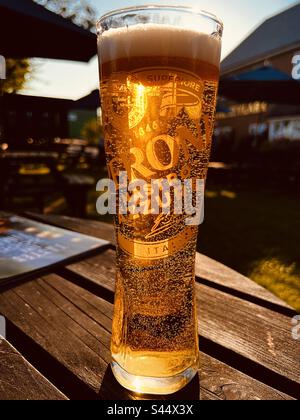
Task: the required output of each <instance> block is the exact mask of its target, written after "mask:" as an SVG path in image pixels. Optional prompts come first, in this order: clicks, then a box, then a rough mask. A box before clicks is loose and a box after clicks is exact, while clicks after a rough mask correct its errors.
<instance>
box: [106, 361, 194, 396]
mask: <svg viewBox="0 0 300 420" xmlns="http://www.w3.org/2000/svg"><path fill="white" fill-rule="evenodd" d="M111 368H112V371H113V374H114V376H115V378H116V379H117V381H118V382H119V384H121V385H122V386H123V387H124V388H126V389H129V390H130V391H134V392H137V393H139V394H153V395H169V394H174V392H177V391H179V390H180V389H182V388H184V387H185V386H186V385H187V384H188V383H189V382H190V381H191V380H192V379H193V378H194V376H195V375H196V374H197V372H198V370H197V369H196V368H195V367H191V368H188V369H186V370H185V371H184V372H182V373H179V374H178V375H175V376H171V377H168V378H153V377H148V376H135V375H131V374H130V373H128V372H126V370H124V369H123V368H121V366H120V365H118V363H116V362H112V363H111Z"/></svg>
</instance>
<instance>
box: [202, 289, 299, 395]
mask: <svg viewBox="0 0 300 420" xmlns="http://www.w3.org/2000/svg"><path fill="white" fill-rule="evenodd" d="M196 300H197V308H198V320H199V328H200V334H201V336H203V337H205V338H207V339H209V340H210V341H212V342H213V343H217V344H219V345H220V346H223V347H224V348H226V349H230V350H232V351H233V352H235V353H237V354H239V355H241V356H243V357H245V358H246V359H249V360H251V361H254V362H256V363H257V364H259V365H261V366H264V367H265V368H267V369H269V370H270V371H273V372H276V373H277V374H279V375H282V376H284V377H285V378H289V379H290V380H291V381H294V382H295V383H297V384H300V352H299V342H297V341H296V340H293V338H292V334H291V319H290V318H289V317H286V316H284V315H281V314H278V313H276V312H273V311H271V310H269V309H265V308H263V307H261V306H259V305H255V304H253V303H250V302H246V301H244V300H242V299H239V298H236V297H234V296H231V295H229V294H226V293H223V292H220V291H218V290H215V289H212V288H210V287H207V286H205V285H200V284H197V285H196ZM298 389H299V395H300V387H299V386H298Z"/></svg>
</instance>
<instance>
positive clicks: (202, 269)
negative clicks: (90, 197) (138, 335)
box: [29, 213, 293, 313]
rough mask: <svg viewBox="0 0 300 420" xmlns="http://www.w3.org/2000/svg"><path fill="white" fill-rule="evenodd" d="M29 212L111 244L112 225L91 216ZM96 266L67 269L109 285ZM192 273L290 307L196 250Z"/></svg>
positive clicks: (95, 263) (92, 261) (95, 262)
mask: <svg viewBox="0 0 300 420" xmlns="http://www.w3.org/2000/svg"><path fill="white" fill-rule="evenodd" d="M29 216H31V217H34V218H35V219H37V220H39V221H42V222H45V223H50V224H54V225H56V226H59V227H63V228H66V229H70V230H75V231H77V232H81V233H84V234H87V235H92V236H95V237H98V238H100V239H105V240H108V241H109V242H111V243H112V244H113V245H115V235H114V228H113V225H110V224H107V223H102V222H98V221H91V220H84V221H82V220H81V219H74V218H70V217H65V216H56V215H37V214H33V213H29ZM109 260H110V262H111V263H113V264H114V265H115V260H113V259H112V258H110V259H109ZM97 266H98V260H97V258H95V259H90V260H87V261H85V262H83V263H82V265H81V263H79V264H77V265H75V266H71V267H70V269H71V270H72V271H74V272H76V271H78V270H79V271H80V272H81V270H82V271H83V272H84V273H85V277H90V280H91V281H93V279H94V280H96V282H97V283H99V281H103V285H105V286H107V287H108V289H109V285H107V284H105V279H104V276H102V278H101V273H99V270H98V268H97ZM93 268H94V269H93ZM196 276H197V277H199V278H202V279H205V280H208V281H210V282H212V283H214V284H215V285H218V286H221V287H227V288H229V289H231V290H234V291H237V292H240V293H241V294H243V295H244V297H245V298H246V299H247V296H250V297H251V298H254V299H255V300H257V299H260V300H262V301H265V302H267V303H270V304H272V305H276V306H277V307H278V308H282V309H283V310H284V311H285V312H287V313H289V312H292V311H293V309H292V308H291V307H290V306H289V305H288V304H287V303H285V302H284V301H282V300H281V299H279V298H278V297H276V296H275V295H273V294H272V293H271V292H269V291H268V290H266V289H265V288H263V287H261V286H259V285H258V284H256V283H255V282H253V281H252V280H250V279H248V278H247V277H245V276H243V275H241V274H239V273H237V272H236V271H234V270H232V269H230V268H228V267H226V266H225V265H223V264H221V263H219V262H217V261H215V260H212V259H211V258H209V257H207V256H205V255H202V254H199V253H198V254H197V258H196Z"/></svg>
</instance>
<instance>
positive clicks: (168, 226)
mask: <svg viewBox="0 0 300 420" xmlns="http://www.w3.org/2000/svg"><path fill="white" fill-rule="evenodd" d="M204 89H205V86H204V82H203V81H202V80H201V79H200V78H199V77H197V76H196V75H195V74H193V73H190V72H188V71H183V70H177V69H166V68H149V67H148V68H147V69H140V70H138V71H135V72H132V73H130V75H128V73H122V72H120V73H114V74H113V76H112V77H111V78H110V79H108V80H104V81H103V82H102V86H101V97H102V100H103V108H104V110H105V113H104V124H105V132H106V153H107V156H108V167H109V171H110V176H111V178H112V179H113V180H114V182H115V184H116V187H117V190H118V189H119V188H121V187H120V175H119V174H120V173H124V171H125V172H126V173H127V177H128V180H129V182H133V181H135V180H136V181H137V182H138V180H144V181H146V182H147V183H148V186H149V190H150V189H151V188H152V185H153V184H151V183H152V181H153V180H155V179H157V180H162V179H167V180H169V181H170V182H171V181H176V180H180V181H184V180H186V179H194V180H196V178H199V173H200V174H201V179H205V175H206V168H207V159H208V157H207V156H208V154H207V150H208V148H209V145H210V141H211V134H212V126H213V121H212V120H211V118H209V116H206V115H203V110H202V106H203V95H204ZM148 201H149V207H150V205H151V203H150V201H151V199H150V194H149V198H148ZM159 205H160V207H161V208H162V207H163V206H164V203H162V202H161V203H160V204H159ZM117 219H118V221H117V222H118V225H119V226H120V229H119V232H118V234H119V244H120V246H121V247H122V248H123V250H124V251H126V252H128V253H129V254H132V253H134V254H136V253H138V254H139V258H142V257H143V256H144V257H145V258H148V259H149V258H150V259H151V258H153V259H155V258H156V254H157V255H158V257H159V256H160V258H161V256H162V255H164V254H165V255H166V256H168V255H169V254H170V253H175V252H177V251H178V250H179V249H183V248H184V247H185V245H186V244H187V243H188V242H189V241H190V240H191V238H192V237H194V236H195V228H191V229H186V225H185V223H184V220H185V215H183V214H181V215H178V214H174V213H173V214H168V215H166V214H163V212H162V214H159V215H157V214H156V215H154V214H152V215H151V214H149V215H147V216H146V215H140V214H131V215H126V214H118V215H117ZM123 222H124V223H123ZM123 226H124V229H123ZM141 226H143V229H141ZM184 231H185V232H186V233H185V234H183V232H184ZM141 232H142V233H141ZM151 241H155V242H151ZM158 244H159V245H158ZM158 247H159V250H158V251H157V249H158ZM133 248H134V249H133Z"/></svg>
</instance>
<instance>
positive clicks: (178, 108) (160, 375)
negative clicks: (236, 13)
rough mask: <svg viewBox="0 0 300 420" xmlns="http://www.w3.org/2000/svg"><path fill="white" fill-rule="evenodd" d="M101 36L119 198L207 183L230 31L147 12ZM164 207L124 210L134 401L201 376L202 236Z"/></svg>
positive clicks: (126, 361)
mask: <svg viewBox="0 0 300 420" xmlns="http://www.w3.org/2000/svg"><path fill="white" fill-rule="evenodd" d="M97 29H98V47H99V62H100V80H101V104H102V115H103V125H104V133H105V149H106V157H107V165H108V170H109V174H110V177H111V179H112V180H113V181H114V182H115V185H116V189H117V191H119V190H120V189H121V183H122V184H123V181H122V182H121V176H120V174H122V175H123V177H124V174H126V177H127V179H128V182H133V181H135V180H140V179H142V180H143V181H145V182H146V184H147V185H148V186H149V189H148V192H149V191H150V190H151V191H152V185H153V184H152V182H153V180H159V179H160V180H161V179H164V180H169V181H171V180H172V182H173V181H174V180H179V181H181V182H184V181H185V180H188V179H189V180H193V181H195V180H202V181H203V182H204V180H205V178H206V174H207V168H208V163H209V155H210V149H211V138H212V133H213V127H214V117H215V108H216V98H217V88H218V80H219V67H220V66H219V65H220V51H221V37H222V30H223V27H222V24H221V23H220V22H219V21H218V19H217V18H216V17H214V16H212V15H210V14H208V13H205V12H200V11H196V10H195V9H191V8H186V7H167V6H141V7H134V8H128V9H123V10H118V11H115V12H112V13H110V14H107V15H105V16H103V17H102V18H101V20H100V21H99V23H98V28H97ZM122 188H124V186H122ZM159 191H160V190H159ZM117 195H118V194H117ZM128 195H129V198H130V193H128ZM118 197H119V195H118ZM170 197H171V201H173V200H175V198H174V194H171V195H170ZM146 201H147V200H146ZM157 202H158V203H159V208H160V209H161V210H162V211H161V212H158V213H157V212H153V211H149V212H148V213H147V212H146V213H143V214H131V213H129V212H127V211H125V212H124V211H123V210H124V206H123V204H122V209H123V210H122V211H120V207H121V203H120V200H119V199H118V200H117V211H116V216H115V229H116V238H117V278H116V295H115V310H114V318H113V330H112V344H111V351H112V370H113V373H114V375H115V377H116V379H117V380H118V381H119V383H120V384H121V385H123V386H124V387H125V388H127V389H130V390H133V391H137V392H143V393H150V394H170V393H173V392H176V391H178V390H179V389H181V388H182V387H184V386H185V385H186V384H187V383H188V382H189V381H190V380H191V379H192V378H193V377H194V376H195V374H196V373H197V370H198V354H199V349H198V332H197V316H196V307H195V255H196V243H197V235H198V226H195V225H193V224H191V223H186V219H187V215H186V214H185V212H184V211H183V212H182V213H181V214H180V212H177V213H176V214H175V212H174V211H170V212H169V213H166V212H165V211H164V209H163V207H164V202H163V200H162V199H161V200H159V199H158V201H157ZM149 204H150V196H149ZM171 207H172V206H171ZM172 208H173V207H172Z"/></svg>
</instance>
